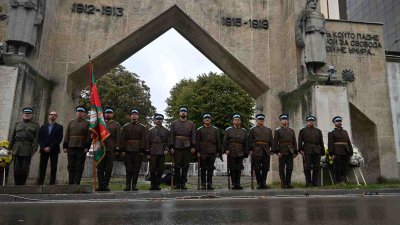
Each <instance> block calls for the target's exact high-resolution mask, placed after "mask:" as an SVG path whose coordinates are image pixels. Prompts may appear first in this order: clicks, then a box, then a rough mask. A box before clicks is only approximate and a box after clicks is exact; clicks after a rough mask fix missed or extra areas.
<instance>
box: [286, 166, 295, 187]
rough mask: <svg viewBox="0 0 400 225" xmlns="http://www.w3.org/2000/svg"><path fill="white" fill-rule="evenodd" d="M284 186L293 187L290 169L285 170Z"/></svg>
mask: <svg viewBox="0 0 400 225" xmlns="http://www.w3.org/2000/svg"><path fill="white" fill-rule="evenodd" d="M286 187H287V188H293V186H292V171H291V170H289V171H286Z"/></svg>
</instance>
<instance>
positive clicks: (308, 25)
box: [296, 0, 326, 74]
mask: <svg viewBox="0 0 400 225" xmlns="http://www.w3.org/2000/svg"><path fill="white" fill-rule="evenodd" d="M317 3H318V0H307V6H306V9H305V10H304V11H302V12H301V13H300V15H299V17H298V20H297V24H296V44H297V46H298V47H300V48H301V49H302V55H301V57H302V59H301V60H302V66H303V69H304V70H305V73H306V74H307V73H309V74H317V73H318V69H319V68H321V67H323V66H324V65H325V61H326V31H325V17H324V14H322V13H320V12H318V11H317V10H316V9H317Z"/></svg>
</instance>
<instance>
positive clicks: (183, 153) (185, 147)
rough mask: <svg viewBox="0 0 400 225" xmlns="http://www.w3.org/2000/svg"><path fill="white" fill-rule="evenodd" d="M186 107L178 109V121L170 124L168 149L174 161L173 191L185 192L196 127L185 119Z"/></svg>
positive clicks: (194, 144) (193, 151) (193, 149)
mask: <svg viewBox="0 0 400 225" xmlns="http://www.w3.org/2000/svg"><path fill="white" fill-rule="evenodd" d="M187 114H188V109H187V107H184V106H182V107H180V108H179V117H180V118H179V119H177V120H175V121H174V122H172V124H171V138H170V142H171V143H170V148H171V152H172V154H173V157H174V160H175V168H174V170H175V179H174V181H175V187H174V188H175V189H181V190H186V189H187V188H186V186H185V184H186V182H187V173H188V170H189V165H190V160H191V158H192V154H194V153H195V147H196V125H194V123H193V122H192V121H190V120H188V119H187Z"/></svg>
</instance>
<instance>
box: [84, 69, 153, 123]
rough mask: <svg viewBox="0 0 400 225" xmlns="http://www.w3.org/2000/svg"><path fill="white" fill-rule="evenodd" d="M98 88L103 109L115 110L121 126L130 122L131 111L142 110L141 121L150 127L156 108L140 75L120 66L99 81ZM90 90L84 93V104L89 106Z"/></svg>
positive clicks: (116, 118) (115, 116)
mask: <svg viewBox="0 0 400 225" xmlns="http://www.w3.org/2000/svg"><path fill="white" fill-rule="evenodd" d="M97 87H98V89H99V95H100V99H101V104H102V106H103V108H104V107H105V106H111V107H113V108H114V119H115V120H116V121H118V122H119V123H120V124H121V125H123V124H125V123H127V122H129V121H130V118H129V113H130V110H131V109H132V108H133V107H135V108H138V109H139V110H140V121H141V122H142V123H143V124H145V125H147V126H149V125H150V124H151V123H150V121H151V120H150V118H151V117H152V116H153V115H154V113H155V107H154V106H153V105H152V103H151V100H150V88H149V87H148V86H147V85H146V84H145V82H144V81H142V80H140V79H139V77H138V75H136V74H135V73H132V72H129V71H127V70H126V69H125V67H123V66H121V65H119V66H117V67H115V68H114V69H112V70H111V71H110V72H108V73H107V74H105V75H104V76H103V77H101V78H100V79H98V80H97ZM88 93H89V88H86V89H85V90H83V91H82V102H83V104H85V105H87V104H89V102H90V101H89V98H90V96H89V95H88Z"/></svg>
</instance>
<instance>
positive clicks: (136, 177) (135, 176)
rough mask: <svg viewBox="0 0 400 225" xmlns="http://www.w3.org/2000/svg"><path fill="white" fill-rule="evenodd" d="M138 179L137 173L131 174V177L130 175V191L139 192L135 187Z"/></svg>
mask: <svg viewBox="0 0 400 225" xmlns="http://www.w3.org/2000/svg"><path fill="white" fill-rule="evenodd" d="M138 178H139V171H135V172H133V175H132V191H138V190H139V189H137V187H136V185H137V181H138Z"/></svg>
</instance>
